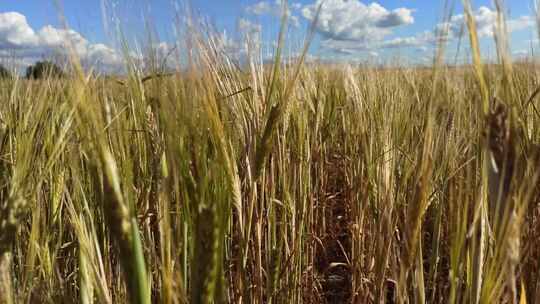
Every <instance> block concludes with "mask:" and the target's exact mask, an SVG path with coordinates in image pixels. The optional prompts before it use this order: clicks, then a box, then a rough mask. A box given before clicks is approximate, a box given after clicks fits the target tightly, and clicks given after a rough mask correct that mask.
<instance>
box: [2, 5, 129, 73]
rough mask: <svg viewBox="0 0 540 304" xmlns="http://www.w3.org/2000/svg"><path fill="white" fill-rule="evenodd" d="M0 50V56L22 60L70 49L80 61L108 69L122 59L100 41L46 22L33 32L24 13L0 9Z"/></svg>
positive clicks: (114, 66) (66, 52) (116, 66)
mask: <svg viewBox="0 0 540 304" xmlns="http://www.w3.org/2000/svg"><path fill="white" fill-rule="evenodd" d="M0 50H3V51H4V52H3V53H0V56H1V57H4V58H6V57H12V58H18V59H20V60H21V61H24V62H30V61H31V59H34V61H35V60H36V59H38V58H40V57H43V56H50V55H52V54H61V55H68V54H69V52H70V51H71V50H72V51H74V52H75V53H76V54H77V55H78V56H79V57H80V59H81V61H82V62H83V64H98V65H101V66H106V68H107V69H112V68H118V67H119V66H120V65H121V63H122V59H121V56H120V55H119V54H118V53H117V52H116V51H115V50H114V49H112V48H110V47H108V46H106V45H104V44H101V43H97V44H94V43H91V42H89V41H88V40H87V39H86V38H84V37H83V36H82V35H81V34H80V33H78V32H76V31H74V30H72V29H59V28H55V27H53V26H50V25H47V26H44V27H43V28H41V29H40V30H39V31H37V32H36V31H35V30H34V29H32V27H31V26H30V25H29V24H28V21H27V19H26V17H25V16H24V15H22V14H20V13H17V12H6V13H0ZM2 54H3V55H2ZM23 59H24V60H23Z"/></svg>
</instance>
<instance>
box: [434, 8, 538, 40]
mask: <svg viewBox="0 0 540 304" xmlns="http://www.w3.org/2000/svg"><path fill="white" fill-rule="evenodd" d="M473 15H474V20H475V22H476V30H477V33H478V36H479V37H493V34H494V31H495V29H496V26H497V12H496V11H494V10H491V9H489V8H488V7H485V6H481V7H479V8H478V9H477V10H476V11H475V12H473ZM534 24H535V21H534V20H533V18H532V17H530V16H521V17H519V18H517V19H508V20H507V30H508V32H510V33H511V32H515V31H520V30H524V29H527V28H530V27H532V26H533V25H534ZM446 26H447V27H448V34H449V36H450V38H456V37H458V36H459V34H460V32H461V31H462V29H463V31H465V30H467V28H466V25H465V15H463V14H459V15H455V16H453V17H452V18H451V19H450V21H449V22H447V23H441V24H438V25H437V27H436V29H437V30H444V29H445V27H446Z"/></svg>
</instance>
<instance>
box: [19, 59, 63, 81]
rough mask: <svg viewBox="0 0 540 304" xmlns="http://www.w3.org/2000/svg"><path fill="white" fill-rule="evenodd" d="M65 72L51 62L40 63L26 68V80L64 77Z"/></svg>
mask: <svg viewBox="0 0 540 304" xmlns="http://www.w3.org/2000/svg"><path fill="white" fill-rule="evenodd" d="M64 75H65V74H64V71H62V69H61V68H60V67H59V66H58V65H56V64H54V63H53V62H51V61H38V62H36V63H35V64H34V65H32V66H29V67H28V68H26V78H28V79H43V78H49V77H50V78H59V77H64Z"/></svg>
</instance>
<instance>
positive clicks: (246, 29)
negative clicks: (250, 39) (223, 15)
mask: <svg viewBox="0 0 540 304" xmlns="http://www.w3.org/2000/svg"><path fill="white" fill-rule="evenodd" d="M238 28H239V29H240V31H241V32H243V33H245V34H250V35H253V34H258V33H260V32H261V31H262V26H261V25H260V24H257V23H254V22H251V21H250V20H248V19H245V18H240V20H238Z"/></svg>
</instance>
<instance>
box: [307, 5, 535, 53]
mask: <svg viewBox="0 0 540 304" xmlns="http://www.w3.org/2000/svg"><path fill="white" fill-rule="evenodd" d="M330 1H333V2H330ZM327 3H328V5H330V4H333V5H332V6H329V8H328V9H329V10H330V12H331V13H328V12H326V15H325V9H324V7H323V11H322V12H321V17H320V19H321V20H320V21H319V23H320V24H318V25H317V26H318V29H319V32H321V33H322V34H323V36H324V37H325V38H326V39H325V40H323V41H322V42H321V46H322V47H323V48H324V49H327V50H329V51H332V52H334V53H336V54H350V53H358V52H365V51H374V50H380V49H394V48H415V50H416V51H417V52H425V51H427V50H428V49H429V48H430V47H433V46H434V45H435V44H436V43H437V41H438V40H439V39H442V40H446V41H451V40H454V39H456V38H458V37H459V35H460V33H461V31H466V30H467V29H466V25H465V24H464V22H465V16H464V15H463V14H459V15H455V16H453V17H452V18H451V19H450V21H449V22H447V23H440V24H437V25H436V26H435V29H433V30H428V31H424V32H419V33H417V34H416V35H413V36H405V37H395V38H390V39H388V38H385V37H386V36H387V35H389V34H390V33H391V32H390V31H388V28H386V27H381V25H395V24H399V23H400V22H402V23H403V24H407V23H408V22H413V20H412V19H411V20H410V21H407V18H404V17H403V18H402V19H401V21H399V20H400V19H399V18H397V17H386V18H383V19H381V18H379V17H377V16H381V15H384V14H382V12H384V9H381V8H380V6H379V5H378V4H371V5H370V6H367V5H364V4H362V3H360V2H358V1H344V0H328V2H327ZM336 4H340V5H336ZM370 7H371V8H370ZM304 10H306V8H304ZM400 10H401V9H396V10H393V11H392V12H395V13H396V15H401V16H406V14H403V13H398V12H399V11H400ZM409 11H410V10H409ZM352 12H354V13H352ZM386 12H388V10H386ZM310 13H311V8H310V11H308V12H307V13H306V14H305V16H306V18H311V15H309V14H310ZM473 15H474V18H475V21H476V26H477V31H478V36H479V37H492V36H493V33H494V30H495V28H496V25H497V12H496V11H494V10H491V9H489V8H487V7H484V6H482V7H480V8H478V9H477V10H476V11H474V12H473ZM366 16H367V17H366ZM370 18H371V19H370ZM411 18H412V17H411ZM369 20H371V21H369ZM374 20H377V21H374ZM381 20H384V21H381ZM534 24H535V21H534V20H533V18H531V17H529V16H521V17H518V18H514V19H512V18H509V19H508V20H507V30H508V32H509V33H511V32H515V31H520V30H524V29H529V28H532V27H533V26H534ZM377 26H379V27H377ZM445 29H447V30H448V35H447V36H446V37H443V36H440V35H439V34H442V33H444V30H445ZM465 33H466V32H465Z"/></svg>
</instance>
